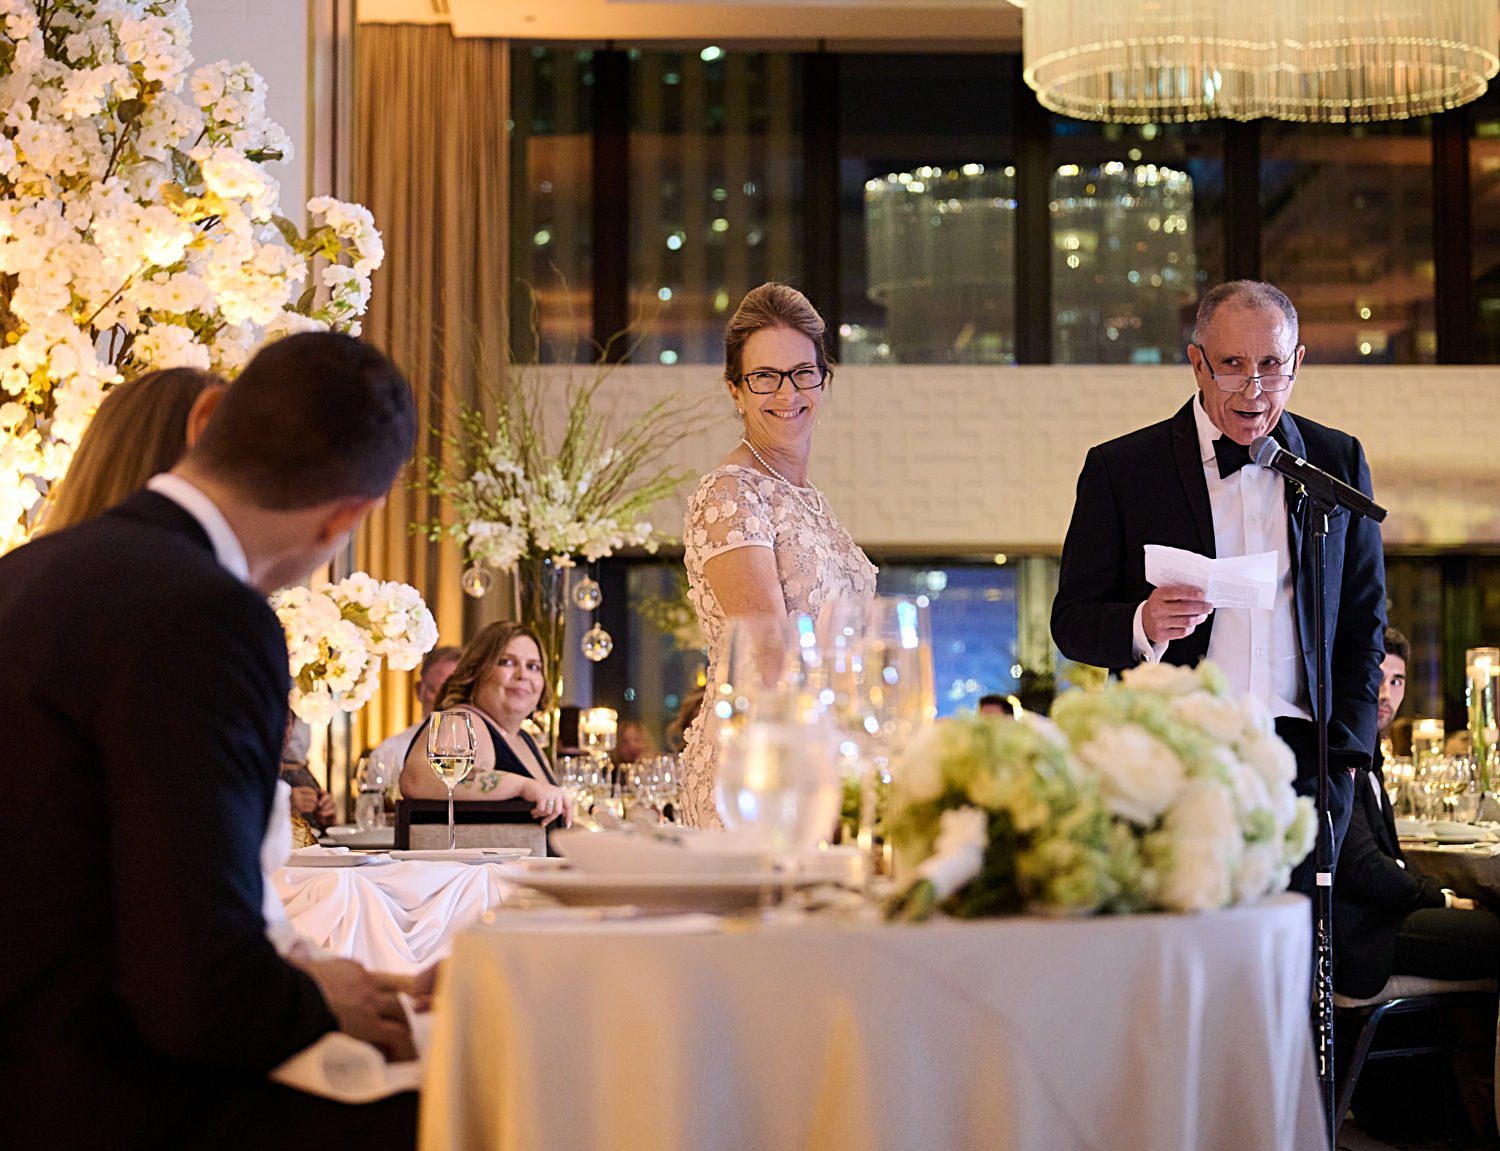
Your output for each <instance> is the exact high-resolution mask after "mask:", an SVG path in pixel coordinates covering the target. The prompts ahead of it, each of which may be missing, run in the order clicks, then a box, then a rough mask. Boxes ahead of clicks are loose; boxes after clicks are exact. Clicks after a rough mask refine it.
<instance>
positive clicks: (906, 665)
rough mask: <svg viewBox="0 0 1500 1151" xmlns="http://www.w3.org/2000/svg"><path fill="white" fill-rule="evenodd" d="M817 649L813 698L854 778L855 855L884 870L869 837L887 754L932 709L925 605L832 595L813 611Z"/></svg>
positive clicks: (886, 778) (875, 825)
mask: <svg viewBox="0 0 1500 1151" xmlns="http://www.w3.org/2000/svg"><path fill="white" fill-rule="evenodd" d="M818 651H819V654H820V666H819V673H818V676H817V680H818V692H817V697H818V699H819V701H820V702H821V704H822V706H823V707H824V708H825V709H826V711H827V714H828V715H829V717H830V718H831V719H832V720H833V722H834V724H835V725H836V726H837V727H838V729H839V732H840V735H841V751H842V753H843V757H844V759H845V760H846V761H848V760H850V759H852V760H854V761H855V763H856V770H857V772H858V774H859V778H860V812H859V828H858V833H857V838H858V843H859V847H860V853H861V855H862V856H863V857H864V859H865V861H866V865H867V867H868V869H869V870H870V871H871V872H875V871H887V872H888V871H889V859H888V858H887V856H888V850H889V845H882V846H880V847H879V848H877V844H876V840H877V838H879V837H880V832H881V830H882V829H881V828H880V823H881V822H882V820H881V812H882V809H883V807H884V805H885V801H886V796H885V793H886V791H887V790H888V788H889V785H890V782H891V775H890V764H891V760H892V759H893V758H895V756H897V755H898V754H899V753H900V752H901V750H902V749H903V748H904V747H905V746H906V744H907V743H908V742H909V741H910V739H911V738H912V736H913V735H914V734H916V732H917V731H919V730H920V729H921V728H923V727H925V726H926V725H927V724H929V723H931V722H932V721H933V719H935V718H936V715H937V697H936V691H935V688H934V679H933V668H932V640H931V633H930V631H929V623H928V619H927V605H926V604H925V602H924V601H923V600H922V599H921V598H911V597H907V596H882V597H877V598H876V599H873V600H866V599H863V598H857V597H840V598H837V599H835V600H833V601H831V602H830V603H828V604H827V605H825V607H824V610H823V612H822V613H821V614H820V616H819V620H818Z"/></svg>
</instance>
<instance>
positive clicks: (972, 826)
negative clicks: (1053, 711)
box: [892, 715, 1141, 919]
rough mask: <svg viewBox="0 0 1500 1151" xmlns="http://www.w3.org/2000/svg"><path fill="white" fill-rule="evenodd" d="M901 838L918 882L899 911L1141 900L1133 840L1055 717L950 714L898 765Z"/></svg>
mask: <svg viewBox="0 0 1500 1151" xmlns="http://www.w3.org/2000/svg"><path fill="white" fill-rule="evenodd" d="M892 776H893V784H892V803H893V805H894V808H895V816H894V820H893V822H892V835H893V837H894V839H895V842H896V845H897V848H898V850H899V851H900V852H901V855H902V858H903V860H904V861H905V862H906V863H907V864H908V865H910V864H913V863H914V864H915V868H916V870H915V877H914V882H912V883H911V884H909V885H908V886H907V887H906V889H905V890H904V891H903V892H902V893H901V894H900V895H899V896H898V897H897V899H896V902H895V903H894V904H893V906H892V913H893V914H894V915H895V916H897V917H899V918H908V919H921V918H925V917H926V916H927V915H930V914H931V913H932V912H933V911H934V910H937V909H939V908H940V909H941V910H943V911H946V912H947V913H949V914H951V915H956V916H959V917H963V918H975V917H979V916H987V915H1005V914H1011V913H1015V912H1019V911H1023V910H1026V909H1028V908H1047V909H1054V910H1060V911H1071V912H1089V911H1100V910H1129V909H1131V908H1133V907H1135V906H1137V905H1138V903H1139V900H1138V898H1137V896H1136V895H1135V893H1136V892H1138V891H1139V889H1140V882H1139V879H1138V875H1139V872H1140V867H1141V864H1140V859H1139V851H1138V845H1137V841H1136V839H1135V837H1134V836H1132V835H1130V834H1129V832H1128V831H1127V830H1126V829H1124V828H1123V827H1121V826H1120V825H1119V824H1117V823H1116V822H1114V821H1112V820H1111V819H1110V817H1109V813H1108V811H1107V810H1106V808H1105V806H1104V803H1103V801H1102V799H1101V797H1100V795H1099V794H1098V790H1097V787H1096V786H1095V784H1094V782H1093V781H1092V780H1091V779H1090V778H1089V776H1088V775H1087V773H1086V772H1085V771H1084V770H1082V766H1081V765H1080V764H1079V763H1078V761H1077V760H1076V759H1075V758H1074V756H1073V754H1072V752H1071V750H1070V749H1069V747H1068V743H1067V740H1066V739H1065V738H1064V737H1063V735H1062V733H1061V732H1059V731H1058V730H1057V729H1056V728H1055V727H1053V726H1052V724H1051V723H1049V722H1048V721H1047V720H1045V719H1042V718H1041V717H1039V716H1032V715H1028V716H1026V717H1025V718H1024V719H1023V720H1021V721H1020V722H1016V721H1014V720H1011V719H1001V718H996V717H992V716H965V717H960V718H957V719H949V720H943V721H942V722H940V723H937V724H935V725H933V726H932V727H930V728H928V729H927V730H926V731H925V732H923V733H922V734H921V735H920V736H918V737H917V738H916V739H915V740H914V741H913V742H912V744H911V745H910V746H909V747H908V748H907V750H906V752H905V753H904V754H903V756H902V757H901V759H900V760H898V761H897V763H896V764H894V765H893V772H892Z"/></svg>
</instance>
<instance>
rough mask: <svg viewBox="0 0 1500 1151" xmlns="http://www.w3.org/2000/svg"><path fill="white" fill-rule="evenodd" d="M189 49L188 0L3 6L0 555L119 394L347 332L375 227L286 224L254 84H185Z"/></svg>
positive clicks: (213, 71) (234, 73) (279, 147)
mask: <svg viewBox="0 0 1500 1151" xmlns="http://www.w3.org/2000/svg"><path fill="white" fill-rule="evenodd" d="M190 32H191V21H190V20H189V18H188V11H187V7H186V4H185V3H184V0H46V2H43V0H0V334H3V336H4V339H3V340H0V552H4V551H6V550H8V549H9V548H11V547H14V546H16V545H17V544H19V543H21V542H23V541H24V539H25V538H26V535H27V532H28V530H29V527H30V523H31V520H32V518H33V514H34V512H35V509H36V507H37V504H38V503H39V501H40V500H41V499H42V497H43V494H44V492H45V490H46V488H47V486H48V485H49V484H50V483H52V481H54V480H56V479H57V478H58V477H60V476H61V475H62V474H63V472H64V471H66V469H67V466H68V462H69V460H70V459H71V458H72V455H73V451H74V448H75V447H76V445H77V443H78V440H79V438H80V437H81V436H82V434H83V431H84V428H85V427H86V426H87V425H88V422H89V420H90V419H91V418H92V417H93V413H94V410H95V408H97V407H98V405H99V401H100V400H101V399H103V397H104V395H105V393H106V392H107V391H108V390H109V389H110V388H111V387H113V386H114V385H115V384H117V383H119V382H120V381H121V380H122V379H125V378H127V377H129V376H132V375H135V374H138V373H140V372H144V371H147V370H150V369H152V368H158V367H198V368H211V369H213V370H216V371H219V372H223V373H226V374H232V373H234V372H235V371H237V370H238V369H239V367H240V366H241V365H242V364H243V363H244V362H245V361H246V360H247V359H248V358H249V356H250V354H251V352H253V351H254V349H255V348H256V347H257V346H258V345H259V344H261V343H264V342H266V341H268V340H270V339H273V338H276V337H278V336H282V335H286V334H289V333H291V332H294V331H302V330H308V329H322V328H334V329H338V330H342V331H349V332H353V333H355V334H357V333H358V330H359V325H358V323H357V322H356V321H357V319H358V317H359V316H360V315H361V314H362V313H363V312H364V310H365V307H366V305H367V303H368V302H369V290H370V274H371V272H373V271H374V270H375V269H376V268H377V267H378V266H379V265H380V263H381V260H382V259H383V258H384V249H383V247H382V245H381V241H380V236H379V233H377V232H376V230H375V227H374V222H373V221H372V220H371V218H370V214H369V212H367V211H366V210H365V209H364V208H361V207H359V206H358V205H354V204H344V203H341V202H339V201H337V200H333V199H330V198H328V197H319V198H317V199H314V200H312V201H310V202H309V204H308V205H307V208H308V214H309V219H310V228H309V231H308V232H307V234H306V235H303V234H302V233H301V232H300V231H299V229H298V228H297V226H296V225H295V224H293V223H292V222H291V221H290V220H288V219H286V218H285V217H283V216H281V215H279V214H278V213H279V211H280V209H279V206H278V201H279V190H278V187H277V183H276V180H275V178H274V177H273V176H272V175H271V174H270V173H269V171H268V170H267V168H266V165H267V164H268V163H270V162H273V161H287V160H290V159H291V146H290V144H289V142H288V140H287V137H286V133H284V132H283V131H282V130H281V128H279V127H278V126H277V125H276V124H274V123H272V122H271V121H270V120H268V119H267V118H266V111H265V100H266V91H265V84H264V82H263V81H262V80H261V78H260V77H259V76H258V75H257V74H256V73H255V72H254V70H253V69H251V68H250V67H249V66H248V65H245V64H236V65H231V64H229V63H227V62H225V61H220V62H217V63H213V64H208V65H206V66H204V67H201V68H198V69H196V70H194V69H193V67H192V57H191V55H190V53H189V51H188V41H189V37H190ZM315 265H316V267H317V268H318V269H319V270H318V271H317V273H316V276H314V274H313V268H314V266H315Z"/></svg>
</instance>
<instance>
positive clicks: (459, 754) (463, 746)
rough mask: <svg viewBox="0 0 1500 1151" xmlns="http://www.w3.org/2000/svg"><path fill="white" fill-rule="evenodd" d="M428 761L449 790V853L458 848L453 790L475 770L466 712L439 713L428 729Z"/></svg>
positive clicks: (471, 724) (471, 729)
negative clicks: (454, 821) (454, 824)
mask: <svg viewBox="0 0 1500 1151" xmlns="http://www.w3.org/2000/svg"><path fill="white" fill-rule="evenodd" d="M427 762H428V763H429V764H431V765H432V770H433V771H435V772H437V777H438V778H439V779H441V780H442V781H443V783H444V785H445V786H446V787H447V788H448V850H449V851H453V850H454V849H455V848H457V847H458V832H457V830H456V829H455V828H454V826H453V789H454V788H455V787H457V786H458V785H459V784H460V783H462V782H463V781H464V780H466V779H468V778H469V773H470V772H471V771H473V770H474V721H473V719H472V717H471V716H470V715H469V713H468V712H467V711H463V710H454V711H438V712H434V713H433V716H432V725H431V726H430V727H429V728H428V729H427Z"/></svg>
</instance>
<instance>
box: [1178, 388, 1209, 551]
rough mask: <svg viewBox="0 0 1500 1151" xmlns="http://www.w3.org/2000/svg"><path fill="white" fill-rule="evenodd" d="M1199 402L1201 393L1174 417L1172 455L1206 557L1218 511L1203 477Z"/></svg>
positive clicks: (1195, 393)
mask: <svg viewBox="0 0 1500 1151" xmlns="http://www.w3.org/2000/svg"><path fill="white" fill-rule="evenodd" d="M1197 402H1198V393H1197V392H1194V393H1193V397H1192V399H1190V400H1188V402H1187V403H1185V404H1183V405H1182V408H1181V409H1180V410H1179V411H1178V412H1177V414H1176V415H1175V416H1173V417H1172V455H1173V457H1174V458H1175V460H1176V461H1177V472H1178V474H1179V475H1180V476H1181V478H1182V488H1183V491H1185V492H1186V493H1187V502H1188V509H1189V510H1190V511H1191V512H1192V515H1193V526H1194V527H1195V528H1196V529H1197V531H1198V546H1199V548H1200V549H1201V551H1202V553H1203V554H1204V555H1206V556H1212V555H1214V554H1215V552H1214V514H1213V509H1212V508H1211V507H1210V506H1209V502H1208V481H1207V480H1205V479H1204V478H1203V456H1202V454H1201V447H1200V445H1199V443H1198V417H1197V416H1196V415H1194V413H1193V405H1194V404H1196V403H1197Z"/></svg>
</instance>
